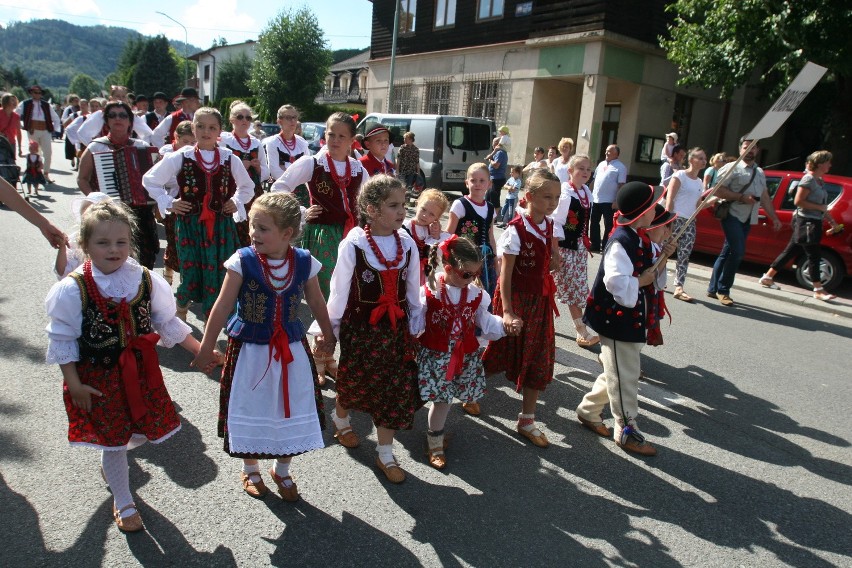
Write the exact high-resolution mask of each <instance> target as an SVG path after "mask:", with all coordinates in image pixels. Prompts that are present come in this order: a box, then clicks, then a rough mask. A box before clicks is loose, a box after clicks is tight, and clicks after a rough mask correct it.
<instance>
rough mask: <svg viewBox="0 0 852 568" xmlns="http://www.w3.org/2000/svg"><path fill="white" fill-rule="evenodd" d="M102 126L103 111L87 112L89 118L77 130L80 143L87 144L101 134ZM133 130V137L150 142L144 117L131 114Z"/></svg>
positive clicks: (149, 134)
mask: <svg viewBox="0 0 852 568" xmlns="http://www.w3.org/2000/svg"><path fill="white" fill-rule="evenodd" d="M103 128H104V111H103V110H97V111H95V112H90V113H89V118H87V119H86V122H85V123H84V124H83V125H82V126H81V127H80V128H79V130H77V137H78V138H79V140H80V144H83V145H85V146H88V145H89V143H90V142H91V141H92V140H94V139H95V138H97V137H99V136H100V135H101V131H102V130H103ZM133 131H134V132H136V136H134V138H138V139H139V140H142V141H143V142H148V143H149V144H150V143H151V134H152V132H151V129H150V128H149V127H148V123H147V122H145V119H144V118H141V117H139V116H136V115H133ZM157 147H158V148H159V146H157Z"/></svg>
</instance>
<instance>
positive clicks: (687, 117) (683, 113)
mask: <svg viewBox="0 0 852 568" xmlns="http://www.w3.org/2000/svg"><path fill="white" fill-rule="evenodd" d="M694 103H695V99H694V98H692V97H686V96H684V95H677V94H676V95H675V104H674V112H673V113H672V131H673V132H677V133H678V135H679V137H678V143H680V144H683V145H686V144H687V141H688V140H689V123H690V122H691V120H692V105H693V104H694Z"/></svg>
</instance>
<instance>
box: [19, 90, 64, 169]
mask: <svg viewBox="0 0 852 568" xmlns="http://www.w3.org/2000/svg"><path fill="white" fill-rule="evenodd" d="M27 93H29V95H30V97H31V98H29V99H27V100H25V101H23V102H22V103H21V104H19V105H18V108H17V109H15V112H17V113H18V114H19V115H20V116H21V122H23V124H24V130H26V131H27V142H30V141H33V140H35V141H36V142H38V145H39V147H40V148H41V151H42V154H43V155H44V178H45V180H46V181H47V183H53V180H52V179H50V163H51V160H52V158H53V148H52V146H51V142H52V140H53V137H52V136H51V132H59V129H60V128H61V127H62V124H61V123H60V121H59V116H58V115H57V114H56V111H55V110H53V107H52V106H51V105H50V103H48V102H47V101H43V100H41V97H42V95H43V94H44V91H43V90H42V89H41V87H40V86H38V85H33V86H32V87H30V88H29V89H27Z"/></svg>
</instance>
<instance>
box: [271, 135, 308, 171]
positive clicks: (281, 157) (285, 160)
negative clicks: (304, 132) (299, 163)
mask: <svg viewBox="0 0 852 568" xmlns="http://www.w3.org/2000/svg"><path fill="white" fill-rule="evenodd" d="M278 139H279V140H281V135H280V134H279V135H278ZM294 140H295V139H294ZM282 145H283V143H282V144H276V145H275V150H276V151H277V152H278V165H279V166H280V167H281V170H282V171H285V172H286V171H287V168H288V167H289V166H290V164H292V163H293V162H295V161H296V160H298V159H299V158H301V157H302V156H304V155H305V153H304V152H299V153H298V154H290V152H289V151H288V150H287V147H286V146H285V147H284V149H283V150H282V149H281V146H282ZM298 147H299V146H298V143H296V148H298ZM293 151H294V152H295V149H294V150H293ZM270 158H272V156H270Z"/></svg>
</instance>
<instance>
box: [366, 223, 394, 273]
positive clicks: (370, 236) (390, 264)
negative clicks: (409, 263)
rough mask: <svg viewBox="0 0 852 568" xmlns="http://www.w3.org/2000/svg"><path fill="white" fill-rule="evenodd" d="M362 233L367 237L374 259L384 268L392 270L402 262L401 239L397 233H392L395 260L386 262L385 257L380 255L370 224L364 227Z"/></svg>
mask: <svg viewBox="0 0 852 568" xmlns="http://www.w3.org/2000/svg"><path fill="white" fill-rule="evenodd" d="M364 233H365V234H366V235H367V242H368V243H370V248H371V249H372V250H373V254H375V255H376V258H377V259H379V262H381V263H382V264H383V265H384V266H385V268H387V269H389V270H390V269H392V268H396V267H397V266H399V265H400V263H401V262H402V252H403V250H402V239H400V238H399V233H398V232H397V231H394V232H393V236H394V238H395V239H396V258H394V259H393V260H392V261H388V259H386V258H385V255H383V254H382V251H381V250H380V249H379V245H378V244H377V243H376V240H375V239H374V238H373V231H372V230H371V229H370V224H369V223H368V224H366V225H364Z"/></svg>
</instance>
